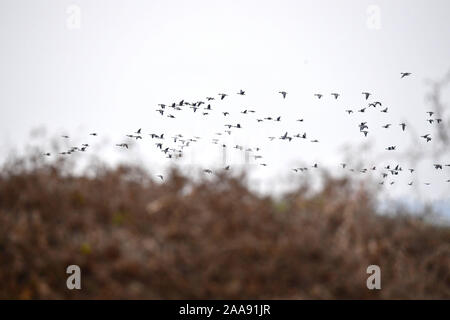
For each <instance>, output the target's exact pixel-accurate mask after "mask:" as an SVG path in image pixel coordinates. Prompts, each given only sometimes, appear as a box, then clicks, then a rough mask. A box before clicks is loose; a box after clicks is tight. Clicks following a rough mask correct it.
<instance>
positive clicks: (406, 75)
mask: <svg viewBox="0 0 450 320" xmlns="http://www.w3.org/2000/svg"><path fill="white" fill-rule="evenodd" d="M400 74H401V79H403V78H404V77H408V76H410V75H411V73H410V72H400Z"/></svg>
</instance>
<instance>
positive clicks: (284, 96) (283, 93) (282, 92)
mask: <svg viewBox="0 0 450 320" xmlns="http://www.w3.org/2000/svg"><path fill="white" fill-rule="evenodd" d="M278 93H281V95H282V96H283V99H286V95H287V92H286V91H279V92H278Z"/></svg>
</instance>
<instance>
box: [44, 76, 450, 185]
mask: <svg viewBox="0 0 450 320" xmlns="http://www.w3.org/2000/svg"><path fill="white" fill-rule="evenodd" d="M410 75H411V73H409V72H403V73H401V74H400V78H401V79H403V78H405V77H408V76H410ZM278 93H279V94H280V96H281V99H283V100H284V99H287V98H288V93H287V92H286V91H279V92H278ZM236 94H237V95H240V96H244V95H246V91H245V90H242V89H241V90H239V91H238V92H237V93H236ZM361 94H362V95H363V98H364V101H366V103H367V106H366V107H363V108H360V109H357V110H353V109H346V110H345V112H346V113H347V114H348V115H351V114H353V113H355V112H358V113H367V112H368V111H369V110H379V112H381V113H388V112H389V108H388V107H385V106H383V103H382V102H380V101H370V100H369V99H370V98H371V96H372V94H371V93H370V92H362V93H361ZM330 96H331V97H332V98H333V99H334V100H338V99H339V98H340V96H341V95H340V94H339V93H336V92H333V93H330ZM227 97H229V94H226V93H219V94H218V95H217V99H218V100H219V99H220V100H224V99H226V98H227ZM314 97H315V98H317V99H319V100H320V99H323V98H324V94H323V93H315V94H314ZM204 100H205V101H203V100H198V101H195V102H189V101H186V100H181V101H179V102H172V103H170V104H163V103H161V104H158V106H157V108H156V110H155V112H157V113H158V114H159V115H160V116H161V117H167V118H171V119H174V118H176V113H177V112H178V111H181V110H186V109H192V112H193V113H198V114H201V115H202V116H205V117H206V116H208V115H209V114H210V113H212V112H214V111H215V110H216V106H212V104H213V103H214V100H216V97H211V96H208V97H206V98H205V99H204ZM220 112H221V115H222V116H223V118H224V119H227V118H228V117H229V116H230V111H220ZM240 113H241V114H243V115H249V114H257V112H256V111H255V110H249V109H244V110H242V111H240ZM426 114H427V115H428V116H429V118H428V119H426V121H427V122H429V124H436V125H440V124H441V123H442V119H441V118H433V115H434V112H433V111H427V112H426ZM255 120H256V121H257V122H258V123H260V122H267V121H272V122H281V121H282V119H281V116H279V115H276V116H273V115H272V116H266V117H257V118H256V119H255ZM296 121H297V122H303V121H304V119H296ZM396 125H397V126H399V127H400V128H399V130H401V131H405V130H407V124H406V123H404V122H401V123H398V124H396ZM392 126H393V124H392V123H386V124H384V125H382V126H381V128H382V129H390V128H391V127H392ZM224 127H225V129H224V130H223V131H222V132H217V133H216V135H217V136H221V135H232V133H233V132H234V131H235V130H242V129H243V126H242V125H241V124H240V123H228V121H227V123H224ZM358 128H359V132H360V133H361V134H362V135H363V136H364V137H367V136H368V134H369V123H368V121H364V122H361V123H360V124H358ZM283 131H284V130H283ZM89 135H90V136H92V137H97V136H98V133H96V132H92V133H90V134H89ZM144 136H148V137H149V138H150V139H152V140H154V145H155V147H156V149H157V150H159V151H161V152H162V153H164V154H165V156H166V157H167V158H168V159H178V158H182V157H183V153H184V150H185V149H186V148H188V147H190V146H191V145H193V144H194V143H196V142H198V141H199V140H200V139H201V137H199V136H192V137H185V136H184V135H182V134H176V135H174V136H172V137H166V136H165V133H144V131H143V130H142V128H139V129H138V130H136V131H135V132H133V133H129V134H126V135H125V137H126V138H127V139H132V140H136V141H137V140H141V139H143V137H144ZM308 137H309V134H308V135H307V133H306V132H304V133H297V134H289V133H288V132H287V131H284V133H282V134H280V136H279V137H276V136H269V137H267V138H268V139H269V141H274V140H275V139H280V140H285V141H287V142H291V141H292V140H294V139H305V140H306V139H308ZM62 138H64V139H70V137H69V136H67V135H63V136H62ZM420 138H422V139H424V141H426V142H431V141H432V136H431V133H426V134H424V135H421V136H420ZM309 141H310V142H311V143H318V142H319V140H318V139H317V138H313V139H311V138H309ZM170 142H173V143H174V144H175V145H170ZM211 142H212V143H213V144H216V145H221V146H222V147H223V148H226V147H227V145H226V144H225V143H224V142H221V141H220V139H219V138H214V139H212V141H211ZM89 146H90V145H89V144H88V143H84V144H82V145H81V146H78V147H72V148H70V149H69V150H66V151H63V152H60V153H59V154H60V155H65V156H67V155H71V154H73V153H76V152H86V151H87V150H88V148H89ZM115 146H116V147H117V148H124V149H129V148H130V143H129V142H121V143H117V144H116V145H115ZM233 148H234V149H237V150H240V151H245V152H248V153H251V154H252V157H253V158H254V159H255V161H257V164H258V165H260V166H264V167H265V166H267V165H268V164H267V163H266V162H264V161H263V160H262V159H263V156H262V155H261V151H262V150H261V148H259V147H253V148H248V147H244V146H242V145H235V146H234V147H233ZM385 149H386V150H387V151H392V152H394V151H396V150H397V146H395V145H392V146H387V147H386V148H385ZM44 156H48V157H50V156H51V153H49V152H47V153H44ZM340 166H341V167H342V169H347V170H349V171H350V172H360V173H366V172H368V171H376V170H377V166H370V167H368V168H362V169H353V168H349V166H348V165H347V164H346V163H341V164H340ZM318 167H319V166H318V164H317V163H315V164H313V165H312V166H311V167H310V168H308V167H298V168H292V171H293V172H297V173H301V172H305V171H307V170H309V169H311V170H314V169H317V168H318ZM443 167H450V164H434V168H435V169H436V170H443ZM221 170H230V165H226V166H225V167H224V168H222V169H221ZM403 171H409V173H410V174H413V173H414V172H415V169H414V168H407V170H403V168H402V166H400V165H398V164H394V165H392V164H390V165H387V166H383V167H382V168H381V172H380V176H381V178H382V180H381V182H380V184H381V185H383V184H385V181H386V180H385V179H387V178H388V177H395V176H397V175H399V174H400V173H402V172H403ZM203 172H204V173H206V174H213V170H212V169H203ZM156 177H158V178H159V179H161V180H164V176H163V175H161V174H158V175H156ZM446 182H450V179H448V180H446ZM394 183H395V181H388V183H387V184H390V185H393V184H394ZM412 184H413V182H412V181H411V182H409V183H408V185H409V186H411V185H412ZM424 184H425V185H430V184H431V183H430V182H425V183H424Z"/></svg>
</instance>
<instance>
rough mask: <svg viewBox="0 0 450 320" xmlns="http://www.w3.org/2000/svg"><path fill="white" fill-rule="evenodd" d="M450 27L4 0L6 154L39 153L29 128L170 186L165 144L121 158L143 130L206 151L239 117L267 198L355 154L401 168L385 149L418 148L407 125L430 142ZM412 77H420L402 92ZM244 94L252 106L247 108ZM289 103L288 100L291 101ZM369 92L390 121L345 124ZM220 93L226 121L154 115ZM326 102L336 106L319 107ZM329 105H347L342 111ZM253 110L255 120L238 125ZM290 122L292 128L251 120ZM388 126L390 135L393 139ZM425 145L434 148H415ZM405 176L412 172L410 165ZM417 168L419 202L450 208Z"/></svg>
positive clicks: (0, 135) (422, 21)
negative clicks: (300, 173)
mask: <svg viewBox="0 0 450 320" xmlns="http://www.w3.org/2000/svg"><path fill="white" fill-rule="evenodd" d="M77 9H79V10H80V11H79V16H78V15H77ZM449 12H450V2H449V1H446V0H441V1H438V0H433V1H425V0H421V1H412V0H408V1H406V0H405V1H400V0H396V1H362V0H353V1H350V0H347V1H334V0H328V1H325V0H323V1H256V0H255V1H211V0H208V1H206V0H205V1H195V0H194V1H133V0H127V1H117V0H107V1H106V0H104V1H100V0H89V1H87V0H86V1H82V0H80V1H62V0H54V1H43V0H29V1H25V0H10V1H8V0H0V43H1V50H0V106H1V113H0V145H1V146H2V150H6V151H7V150H10V148H13V147H14V148H17V149H18V150H20V149H21V148H22V147H23V146H24V145H26V144H28V143H33V142H30V141H29V136H30V131H31V130H32V129H36V128H46V130H47V136H46V137H47V138H49V137H53V136H60V135H61V134H68V135H70V136H71V137H72V140H71V141H70V143H69V146H71V145H72V144H74V145H78V144H80V143H83V142H89V143H90V144H94V147H93V148H92V149H91V150H90V151H91V152H92V153H96V154H98V155H99V156H101V157H102V158H104V159H106V160H109V161H118V160H126V159H128V160H130V159H131V161H137V159H141V160H142V161H144V162H145V164H147V165H149V166H150V167H151V168H153V169H154V171H155V172H159V171H160V170H162V169H161V168H162V167H163V166H164V165H166V164H167V163H168V160H166V159H165V158H164V157H163V156H162V155H161V154H160V152H157V151H156V149H155V146H154V141H152V140H150V139H149V138H147V137H146V138H145V139H144V140H143V141H140V142H139V144H138V145H137V146H135V147H133V149H134V150H132V151H130V152H128V153H125V152H124V151H123V150H118V149H117V148H115V147H114V144H115V143H119V142H122V141H124V140H125V139H124V138H123V136H124V134H127V133H132V132H134V131H136V130H137V129H138V128H140V127H142V128H143V131H144V132H146V133H150V132H157V133H161V132H166V135H167V136H169V135H170V136H171V135H173V134H175V133H182V134H184V135H185V136H193V135H200V136H202V137H204V140H205V141H208V142H209V141H210V139H211V138H213V137H214V133H215V132H223V130H224V129H225V128H224V127H223V124H224V121H225V120H224V119H223V117H222V116H221V115H220V114H219V111H222V110H229V111H230V112H231V113H232V115H231V117H230V119H228V120H227V122H231V123H237V122H239V123H241V124H242V125H243V126H244V129H243V130H241V131H238V132H236V133H235V134H233V135H232V136H231V137H229V138H226V141H227V143H228V144H229V145H232V144H233V145H234V144H237V143H239V144H245V145H247V146H250V147H254V146H259V147H261V148H262V151H261V152H260V154H261V155H263V156H264V159H263V160H262V161H263V162H266V163H268V164H269V167H268V168H259V169H255V172H254V176H255V177H256V178H257V179H259V180H261V181H270V182H271V183H270V187H274V188H275V187H276V185H277V184H278V185H280V184H281V185H283V184H285V183H286V181H287V179H288V177H285V176H283V175H286V176H288V175H289V170H290V168H292V167H295V166H298V165H297V164H299V163H300V162H303V163H304V164H306V165H308V166H310V165H312V164H313V163H314V162H318V163H320V164H321V165H322V164H323V165H327V166H329V167H330V168H333V169H334V168H336V170H337V168H338V166H339V163H340V162H341V161H342V160H343V156H344V155H343V153H342V152H341V151H342V146H343V145H350V146H353V147H354V148H359V147H360V146H362V145H367V144H370V145H371V149H370V150H372V151H367V152H365V153H360V154H359V155H360V156H361V157H362V158H363V159H365V163H366V164H367V165H366V166H369V165H377V166H378V167H382V165H383V164H387V163H389V162H390V161H389V159H385V157H386V156H390V154H386V152H385V151H384V148H385V147H387V146H389V145H397V146H398V148H400V149H401V148H406V147H408V146H410V142H411V141H410V136H409V135H408V134H403V133H402V132H401V131H400V129H399V127H398V123H400V122H401V121H407V122H408V123H410V124H411V125H412V126H414V128H415V130H416V131H417V132H418V133H420V134H425V133H428V132H430V131H431V129H430V126H429V125H428V124H427V123H426V122H425V118H426V114H425V111H427V110H428V109H429V108H430V107H429V105H428V102H427V101H426V100H425V94H426V92H427V86H426V84H425V79H439V78H441V77H442V76H443V75H444V74H445V73H446V72H447V71H448V70H449V69H450V60H449V57H450V42H449V41H448V39H449V38H450V19H448V17H449V16H448V13H449ZM378 13H379V16H378ZM78 18H79V20H78ZM78 21H79V22H80V24H79V28H76V27H77V23H78ZM377 27H379V28H377ZM403 71H409V72H412V73H413V76H412V77H410V78H406V79H402V80H400V78H399V76H400V72H403ZM241 88H242V89H244V90H246V92H247V94H246V96H244V97H240V96H237V95H235V93H236V92H238V90H239V89H241ZM280 90H286V91H287V92H288V96H287V98H286V100H282V99H281V97H280V95H279V94H278V93H277V92H278V91H280ZM362 91H369V92H371V93H372V94H373V100H379V101H382V102H383V104H384V105H385V106H387V107H389V113H388V114H387V115H385V114H382V113H380V112H379V111H372V110H370V111H372V112H368V113H365V114H356V115H353V116H351V117H349V116H348V115H347V114H346V113H345V112H344V110H345V109H347V108H351V109H356V108H361V107H364V106H366V104H367V103H366V102H365V100H364V99H363V96H362V95H361V92H362ZM219 92H225V93H229V94H232V95H231V96H230V97H228V98H226V99H225V100H224V101H221V102H216V103H214V104H213V107H214V108H216V110H215V111H216V112H215V113H216V114H212V115H210V116H208V118H207V119H208V120H206V118H203V117H201V116H199V115H198V114H193V113H192V111H191V110H189V111H182V112H181V113H178V114H176V113H174V114H175V115H177V118H176V119H168V118H166V117H163V118H162V117H160V116H159V114H157V112H155V109H156V106H157V104H158V103H169V102H173V101H179V100H181V99H183V98H184V99H186V100H188V101H197V100H200V99H202V100H204V98H205V97H206V96H216V97H217V94H218V93H219ZM316 92H321V93H323V94H324V98H323V99H321V100H320V101H318V100H317V99H315V98H314V96H313V94H314V93H316ZM331 92H339V93H341V94H342V96H341V97H340V98H339V100H338V101H334V100H333V99H332V98H331V96H330V93H331ZM448 97H449V96H448V94H447V98H448ZM447 101H448V99H447ZM247 108H248V109H254V110H256V111H257V114H256V115H255V116H244V115H241V114H240V113H239V111H241V110H243V109H247ZM178 115H179V116H178ZM278 115H281V116H282V122H281V123H262V124H259V125H258V124H257V123H256V120H255V118H259V117H267V116H278ZM297 118H304V119H305V122H304V123H303V124H299V123H298V122H295V119H297ZM361 121H367V122H368V123H369V126H370V130H369V131H370V133H369V137H368V138H367V139H364V138H363V137H362V136H361V134H359V132H358V130H359V129H358V127H357V124H358V123H359V122H361ZM386 123H392V124H393V128H392V129H389V130H384V129H381V128H380V126H381V125H383V124H386ZM91 131H96V132H98V133H99V134H100V136H99V137H98V138H97V140H93V138H91V137H88V136H87V134H88V133H89V132H91ZM285 131H289V133H290V134H296V133H303V132H305V131H306V132H307V133H308V135H309V137H310V138H311V139H315V138H317V139H318V140H320V143H319V144H312V143H309V142H305V141H303V140H301V141H300V140H296V141H295V142H292V143H287V142H284V141H276V142H273V143H270V142H269V141H268V139H267V137H268V136H272V135H275V136H277V137H278V136H280V135H281V134H283V133H284V132H285ZM94 141H98V146H95V143H94ZM36 143H39V144H40V145H42V148H43V150H45V149H46V148H49V144H47V145H46V144H43V141H42V140H39V141H38V142H36ZM415 143H417V147H418V148H430V145H426V144H424V143H422V141H421V139H419V138H418V139H417V141H416V142H415ZM425 150H426V149H425ZM229 155H230V162H233V161H234V162H239V161H241V160H240V159H241V158H240V156H239V155H238V154H236V152H235V151H232V150H230V151H229ZM220 159H221V157H220V147H218V146H215V145H211V144H209V143H204V144H199V146H198V147H196V148H194V149H191V150H189V149H188V151H187V153H186V159H185V160H184V163H187V164H200V165H202V166H203V167H212V168H218V167H220V166H221V161H220ZM443 161H444V162H445V159H444V160H443ZM393 162H395V161H391V163H393ZM397 162H398V161H397ZM448 162H450V161H447V163H448ZM400 164H402V165H403V166H404V167H408V163H407V161H406V160H402V162H400ZM418 169H420V170H419V173H418V179H417V180H416V181H417V182H425V181H427V182H428V181H429V182H432V186H431V187H423V186H421V187H420V188H421V193H420V197H422V198H423V199H440V200H445V199H449V196H448V195H449V194H450V188H449V186H450V184H448V183H445V179H444V174H442V173H440V174H438V173H437V172H436V171H435V170H433V168H432V162H427V163H424V164H422V165H421V167H420V168H418ZM446 174H447V176H446V177H445V178H446V179H449V178H450V172H449V171H448V170H447V171H446ZM275 177H279V178H276V179H275ZM410 180H411V179H410V178H409V177H407V176H406V173H405V174H403V177H399V178H398V181H399V182H398V185H395V186H393V187H392V188H391V189H390V191H389V192H388V193H389V194H395V195H397V194H398V195H400V196H405V195H406V196H407V195H408V193H409V192H410V189H408V186H407V185H406V183H407V182H409V181H410Z"/></svg>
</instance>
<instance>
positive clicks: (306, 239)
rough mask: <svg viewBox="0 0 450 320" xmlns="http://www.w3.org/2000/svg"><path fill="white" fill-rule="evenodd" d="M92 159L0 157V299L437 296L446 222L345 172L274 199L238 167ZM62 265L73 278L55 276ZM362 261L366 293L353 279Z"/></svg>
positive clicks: (442, 283)
mask: <svg viewBox="0 0 450 320" xmlns="http://www.w3.org/2000/svg"><path fill="white" fill-rule="evenodd" d="M94 171H95V172H96V174H95V175H93V176H87V175H84V176H73V175H71V174H69V173H68V172H70V170H69V169H67V168H66V166H65V164H64V162H59V163H56V164H44V163H42V162H40V161H38V160H36V161H34V162H33V161H32V164H31V165H30V163H28V162H26V161H25V162H23V161H15V162H13V163H10V164H9V165H6V166H5V167H4V168H3V169H2V171H1V175H0V298H7V299H18V298H20V299H59V298H64V299H66V298H67V299H80V298H82V299H98V298H106V299H112V298H137V299H142V298H143V299H180V298H187V299H199V298H216V299H217V298H226V299H228V298H233V299H234V298H237V299H241V298H242V299H244V298H245V299H247V298H253V299H260V298H269V299H272V298H274V299H279V298H285V299H315V298H320V299H324V298H325V299H327V298H330V299H335V298H337V299H347V298H348V299H354V298H361V299H372V298H374V299H378V298H384V299H392V298H407V299H416V298H426V299H431V298H445V299H449V298H450V273H449V265H450V246H449V243H450V230H449V228H448V227H444V226H436V225H431V224H428V223H426V222H425V221H423V220H421V219H418V218H413V217H410V216H408V215H407V214H406V213H405V215H401V216H399V215H396V216H381V215H378V214H376V212H375V209H374V200H373V195H372V193H371V192H368V191H367V190H366V188H364V187H362V186H358V187H355V186H353V184H352V183H350V181H348V180H346V179H333V178H327V179H326V181H327V182H326V183H325V186H324V188H323V190H321V191H320V192H315V193H311V192H310V191H309V190H308V187H307V186H303V187H299V188H298V190H296V191H295V192H291V193H289V194H286V195H284V196H282V197H281V198H280V199H277V200H274V199H273V198H270V197H264V196H261V195H257V194H255V193H253V192H251V191H249V189H248V188H247V187H246V185H245V183H244V182H243V181H244V179H243V178H242V177H232V176H229V175H221V176H218V177H216V178H213V180H204V181H200V182H193V181H192V180H191V179H189V178H187V177H185V176H183V175H182V174H180V173H179V172H177V171H173V172H172V173H171V175H170V177H166V180H165V182H164V183H160V182H158V181H154V179H153V178H152V177H150V176H149V175H148V174H147V173H146V172H144V171H143V170H141V169H139V168H133V167H119V168H116V169H105V168H103V169H102V168H96V169H95V170H94ZM71 264H77V265H79V266H80V267H81V269H82V290H73V291H70V290H68V289H67V288H66V277H67V274H66V273H65V270H66V267H67V266H68V265H71ZM371 264H377V265H379V266H380V267H381V270H382V289H381V290H379V291H377V290H375V291H370V290H368V289H367V288H366V279H367V277H368V275H367V274H366V268H367V266H369V265H371Z"/></svg>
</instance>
